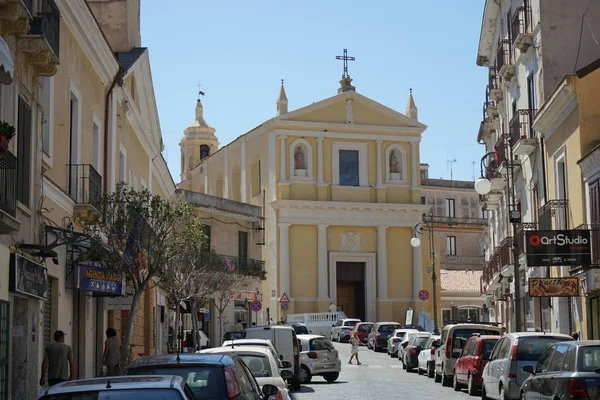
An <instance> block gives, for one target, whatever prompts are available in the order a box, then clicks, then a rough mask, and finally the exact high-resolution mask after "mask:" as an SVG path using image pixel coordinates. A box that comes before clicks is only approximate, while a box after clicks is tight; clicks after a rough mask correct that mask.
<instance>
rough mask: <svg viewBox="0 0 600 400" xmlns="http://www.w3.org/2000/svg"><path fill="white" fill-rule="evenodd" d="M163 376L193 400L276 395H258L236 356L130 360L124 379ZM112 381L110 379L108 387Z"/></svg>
mask: <svg viewBox="0 0 600 400" xmlns="http://www.w3.org/2000/svg"><path fill="white" fill-rule="evenodd" d="M164 374H175V375H179V376H180V377H182V378H183V380H184V381H185V382H186V383H187V384H188V385H189V387H190V388H191V390H192V393H193V395H194V398H195V400H227V399H235V400H268V399H269V397H270V396H273V395H276V394H277V392H278V391H279V389H278V388H277V386H273V385H264V386H263V389H262V391H261V390H260V387H259V385H258V383H257V382H256V379H254V376H253V375H252V372H250V370H249V369H248V367H247V366H246V364H244V362H243V361H242V359H241V358H239V357H238V356H236V355H223V354H187V353H183V354H177V355H175V354H168V355H161V356H145V357H140V358H138V359H136V360H134V361H133V362H132V363H131V364H129V366H128V367H127V369H126V370H125V375H136V376H137V375H164ZM113 378H114V377H111V378H110V382H111V385H112V382H113ZM140 379H142V378H140ZM105 381H106V380H105ZM138 398H139V396H137V397H136V398H135V400H137V399H138ZM49 400H50V399H49Z"/></svg>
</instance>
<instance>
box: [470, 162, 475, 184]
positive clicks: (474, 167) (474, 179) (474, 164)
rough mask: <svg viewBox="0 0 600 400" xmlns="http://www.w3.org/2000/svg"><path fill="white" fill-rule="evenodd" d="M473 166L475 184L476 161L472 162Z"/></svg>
mask: <svg viewBox="0 0 600 400" xmlns="http://www.w3.org/2000/svg"><path fill="white" fill-rule="evenodd" d="M471 163H472V164H473V182H475V161H471Z"/></svg>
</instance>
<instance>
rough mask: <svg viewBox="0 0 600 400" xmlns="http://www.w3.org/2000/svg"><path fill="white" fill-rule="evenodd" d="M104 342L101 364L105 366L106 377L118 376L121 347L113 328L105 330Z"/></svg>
mask: <svg viewBox="0 0 600 400" xmlns="http://www.w3.org/2000/svg"><path fill="white" fill-rule="evenodd" d="M106 338H107V339H106V341H105V342H104V354H103V355H102V364H103V365H106V376H118V375H120V374H121V369H120V365H119V364H120V363H121V346H120V345H119V339H118V338H117V331H116V330H114V329H113V328H108V329H107V330H106Z"/></svg>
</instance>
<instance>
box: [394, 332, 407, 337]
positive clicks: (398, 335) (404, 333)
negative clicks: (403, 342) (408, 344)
mask: <svg viewBox="0 0 600 400" xmlns="http://www.w3.org/2000/svg"><path fill="white" fill-rule="evenodd" d="M405 335H406V332H396V337H399V338H403V337H404V336H405Z"/></svg>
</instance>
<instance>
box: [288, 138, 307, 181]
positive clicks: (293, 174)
mask: <svg viewBox="0 0 600 400" xmlns="http://www.w3.org/2000/svg"><path fill="white" fill-rule="evenodd" d="M289 154H290V157H289V158H290V179H291V180H294V179H296V180H303V179H312V178H313V151H312V145H311V144H310V142H309V141H308V140H306V139H302V138H298V139H296V140H294V141H293V142H292V143H291V144H290V153H289Z"/></svg>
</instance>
